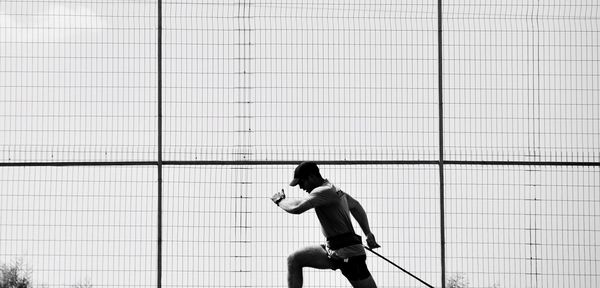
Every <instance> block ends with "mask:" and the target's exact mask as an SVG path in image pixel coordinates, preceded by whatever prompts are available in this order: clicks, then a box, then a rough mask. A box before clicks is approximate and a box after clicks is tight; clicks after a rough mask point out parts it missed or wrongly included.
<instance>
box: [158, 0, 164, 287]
mask: <svg viewBox="0 0 600 288" xmlns="http://www.w3.org/2000/svg"><path fill="white" fill-rule="evenodd" d="M157 1H158V2H157V4H158V7H157V9H158V11H157V14H158V28H157V38H158V39H157V46H158V47H157V62H158V63H157V64H158V67H157V68H158V69H157V89H158V91H157V92H158V93H157V102H158V103H157V104H158V114H157V115H158V117H157V118H158V123H157V125H158V133H157V134H158V137H157V138H158V139H157V141H158V142H157V150H158V155H157V162H156V163H157V170H158V171H157V173H158V177H157V178H158V181H157V185H158V213H157V214H158V223H157V230H158V231H157V233H158V235H157V259H156V262H157V263H156V264H157V268H156V277H157V278H156V286H157V287H158V288H161V287H162V224H163V223H162V206H163V205H162V198H163V195H162V194H163V193H162V192H163V191H162V186H163V179H162V177H163V175H162V172H163V169H162V166H163V162H162V1H161V0H157Z"/></svg>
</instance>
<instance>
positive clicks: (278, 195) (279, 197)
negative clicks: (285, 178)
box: [271, 189, 285, 206]
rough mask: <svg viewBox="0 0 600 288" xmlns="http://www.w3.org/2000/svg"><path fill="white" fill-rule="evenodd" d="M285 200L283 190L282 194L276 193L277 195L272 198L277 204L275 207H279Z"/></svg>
mask: <svg viewBox="0 0 600 288" xmlns="http://www.w3.org/2000/svg"><path fill="white" fill-rule="evenodd" d="M283 199H285V192H284V191H283V189H281V192H277V193H275V195H273V196H271V200H273V202H274V203H275V205H277V206H279V202H281V200H283Z"/></svg>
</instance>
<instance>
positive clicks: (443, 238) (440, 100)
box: [437, 0, 446, 288]
mask: <svg viewBox="0 0 600 288" xmlns="http://www.w3.org/2000/svg"><path fill="white" fill-rule="evenodd" d="M437 12H438V13H437V17H438V31H437V32H438V113H439V115H438V120H439V123H438V125H439V128H438V129H439V149H440V151H439V159H438V161H439V162H438V166H439V175H440V246H441V247H440V248H441V249H440V254H441V255H440V259H441V267H442V273H441V274H442V275H441V276H442V279H441V281H442V283H441V287H442V288H445V287H446V236H445V224H444V214H445V212H444V102H443V97H442V96H443V93H442V92H443V89H442V88H443V86H442V84H443V80H442V75H443V74H442V67H443V66H442V60H443V54H442V46H443V41H442V0H438V3H437Z"/></svg>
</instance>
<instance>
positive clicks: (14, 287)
mask: <svg viewBox="0 0 600 288" xmlns="http://www.w3.org/2000/svg"><path fill="white" fill-rule="evenodd" d="M31 287H33V286H32V285H31V273H30V272H29V271H27V270H25V268H24V267H23V262H22V261H21V260H18V261H16V262H15V263H13V264H12V265H6V264H2V265H1V266H0V288H31Z"/></svg>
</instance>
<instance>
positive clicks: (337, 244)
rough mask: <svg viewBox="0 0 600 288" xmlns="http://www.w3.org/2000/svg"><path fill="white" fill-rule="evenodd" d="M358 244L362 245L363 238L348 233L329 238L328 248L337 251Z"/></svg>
mask: <svg viewBox="0 0 600 288" xmlns="http://www.w3.org/2000/svg"><path fill="white" fill-rule="evenodd" d="M356 244H362V238H360V236H358V235H356V234H354V232H348V233H344V234H340V235H336V236H332V237H328V238H327V246H328V247H329V249H331V250H337V249H340V248H344V247H348V246H352V245H356Z"/></svg>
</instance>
